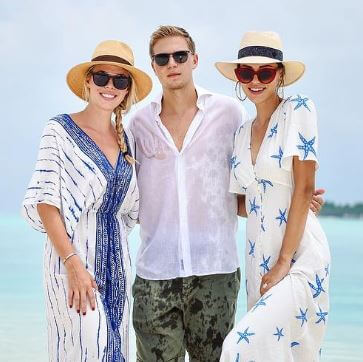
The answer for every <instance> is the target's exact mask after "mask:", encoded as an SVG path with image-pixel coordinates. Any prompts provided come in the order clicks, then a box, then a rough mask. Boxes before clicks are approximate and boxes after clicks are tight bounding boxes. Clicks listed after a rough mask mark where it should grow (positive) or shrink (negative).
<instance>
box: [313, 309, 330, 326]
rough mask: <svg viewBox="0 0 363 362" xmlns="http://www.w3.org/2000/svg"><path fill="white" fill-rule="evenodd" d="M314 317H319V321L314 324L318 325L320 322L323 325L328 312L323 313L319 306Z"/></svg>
mask: <svg viewBox="0 0 363 362" xmlns="http://www.w3.org/2000/svg"><path fill="white" fill-rule="evenodd" d="M316 315H317V316H318V317H319V319H318V320H317V321H316V322H315V324H318V323H320V322H321V321H323V322H324V324H325V317H326V316H327V315H328V312H323V311H322V310H321V308H320V305H319V313H316Z"/></svg>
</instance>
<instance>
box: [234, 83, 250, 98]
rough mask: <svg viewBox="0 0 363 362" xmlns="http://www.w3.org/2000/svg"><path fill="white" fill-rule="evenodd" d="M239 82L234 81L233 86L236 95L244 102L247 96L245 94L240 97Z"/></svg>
mask: <svg viewBox="0 0 363 362" xmlns="http://www.w3.org/2000/svg"><path fill="white" fill-rule="evenodd" d="M241 88H242V87H241V83H240V82H236V86H235V87H234V91H235V93H236V97H237V98H238V99H239V100H240V101H241V102H244V101H245V100H246V99H247V96H246V95H245V97H244V98H242V90H241Z"/></svg>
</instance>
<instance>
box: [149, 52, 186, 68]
mask: <svg viewBox="0 0 363 362" xmlns="http://www.w3.org/2000/svg"><path fill="white" fill-rule="evenodd" d="M189 53H190V50H179V51H177V52H174V53H159V54H155V55H153V56H152V59H153V60H154V61H155V63H156V64H157V65H159V66H161V67H162V66H164V65H167V64H168V63H169V59H170V56H172V57H173V59H174V61H175V62H176V63H179V64H182V63H185V62H186V61H187V59H188V55H189Z"/></svg>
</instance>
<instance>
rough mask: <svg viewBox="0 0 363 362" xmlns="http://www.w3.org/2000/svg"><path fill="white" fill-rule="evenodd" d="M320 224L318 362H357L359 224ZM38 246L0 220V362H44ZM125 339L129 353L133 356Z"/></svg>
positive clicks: (361, 341)
mask: <svg viewBox="0 0 363 362" xmlns="http://www.w3.org/2000/svg"><path fill="white" fill-rule="evenodd" d="M320 221H321V223H322V225H323V228H324V230H325V232H326V234H327V236H328V239H329V242H330V247H331V253H332V266H331V279H330V295H331V308H330V314H329V322H328V331H327V335H326V337H325V342H324V345H323V352H322V361H329V362H345V361H363V220H348V219H334V218H321V220H320ZM244 232H245V223H244V221H243V220H240V225H239V230H238V245H239V252H240V256H241V262H242V265H241V267H242V270H243V252H244V251H243V249H244ZM43 243H44V236H43V235H42V234H40V233H37V232H35V231H33V230H32V229H31V228H30V226H28V225H27V224H26V223H25V221H23V220H22V219H21V218H20V217H18V216H7V215H1V216H0V361H1V362H11V361H21V362H23V361H24V362H33V361H34V362H43V361H44V362H45V361H47V346H46V343H47V340H46V338H47V337H46V320H45V313H44V300H43V288H42V270H41V265H42V253H43ZM138 244H139V238H138V229H137V228H135V230H134V231H133V232H132V234H131V237H130V246H131V248H130V249H131V254H132V260H135V256H136V252H137V248H138ZM245 310H246V303H245V292H244V288H241V291H240V294H239V302H238V311H237V320H239V319H240V318H241V316H242V315H243V314H244V312H245ZM131 333H132V338H131V346H130V348H131V351H135V341H134V335H133V332H131ZM132 355H134V353H133V354H132ZM131 362H133V359H131ZM307 362H309V361H307Z"/></svg>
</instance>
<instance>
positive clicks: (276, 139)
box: [221, 95, 330, 362]
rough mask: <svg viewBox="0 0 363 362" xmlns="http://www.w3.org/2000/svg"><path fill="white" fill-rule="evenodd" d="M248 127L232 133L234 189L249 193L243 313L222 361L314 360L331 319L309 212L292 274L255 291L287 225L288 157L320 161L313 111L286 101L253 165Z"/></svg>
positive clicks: (318, 233)
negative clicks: (265, 290)
mask: <svg viewBox="0 0 363 362" xmlns="http://www.w3.org/2000/svg"><path fill="white" fill-rule="evenodd" d="M251 124H252V122H251V121H250V122H247V123H246V124H245V125H244V126H243V127H242V128H241V129H240V130H239V132H237V134H236V139H235V147H234V153H233V156H232V170H231V181H230V190H231V192H234V193H235V192H236V193H241V194H245V195H246V211H247V215H248V219H247V231H246V232H247V235H246V255H245V259H246V262H245V265H246V272H245V273H246V293H247V305H248V313H247V314H246V316H245V317H243V318H242V320H241V321H240V322H239V323H238V324H237V325H236V326H235V328H234V329H233V330H232V331H231V332H230V333H229V335H228V336H227V338H226V340H225V342H224V344H223V353H222V357H221V361H223V362H226V361H230V362H232V361H233V362H235V361H239V362H242V361H255V362H260V361H261V362H269V361H271V362H272V361H301V362H303V361H318V360H319V350H320V348H321V344H322V339H323V336H324V332H325V329H326V324H327V320H328V310H329V297H328V290H329V286H328V283H329V264H330V252H329V246H328V242H327V240H326V237H325V234H324V232H323V230H322V229H321V227H320V225H319V222H318V220H317V218H316V216H315V215H314V214H313V212H312V211H310V210H309V213H308V217H307V221H306V227H305V231H304V234H303V236H302V239H301V242H300V245H299V247H298V249H297V252H296V253H295V255H294V260H293V263H292V266H291V269H290V272H289V274H288V275H287V276H286V277H285V278H284V279H283V280H282V281H281V282H280V283H278V284H277V285H276V286H274V287H273V288H271V289H270V290H269V291H268V292H267V293H266V294H265V295H264V296H263V297H262V298H261V299H260V297H261V296H260V293H259V290H260V283H261V277H262V276H263V275H264V274H265V273H266V272H267V271H268V270H270V269H271V267H272V266H273V265H274V264H275V263H276V261H277V258H278V256H279V252H280V248H281V243H282V239H283V236H284V232H285V227H286V223H287V221H288V211H289V207H290V203H291V197H292V194H293V191H294V182H293V173H292V172H293V170H292V158H293V156H298V157H299V159H300V160H313V161H315V162H317V157H316V153H317V123H316V112H315V107H314V104H313V102H312V101H310V100H308V98H306V97H302V96H299V95H298V96H295V97H290V98H288V99H287V100H284V101H283V102H282V103H281V104H280V105H279V107H278V108H277V109H276V111H275V112H274V113H273V115H272V116H271V119H270V122H269V126H268V128H267V132H266V135H265V137H264V139H263V141H262V144H261V148H260V150H259V153H258V155H257V159H256V164H255V166H253V165H252V162H251V153H250V138H251ZM304 144H305V145H306V146H305V149H304V147H303V145H304ZM319 285H320V286H319ZM303 313H305V315H306V320H305V318H304V317H303ZM318 313H319V314H318ZM299 316H300V317H299ZM321 316H323V318H321ZM279 331H280V332H281V333H280V332H279ZM279 334H283V336H279Z"/></svg>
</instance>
